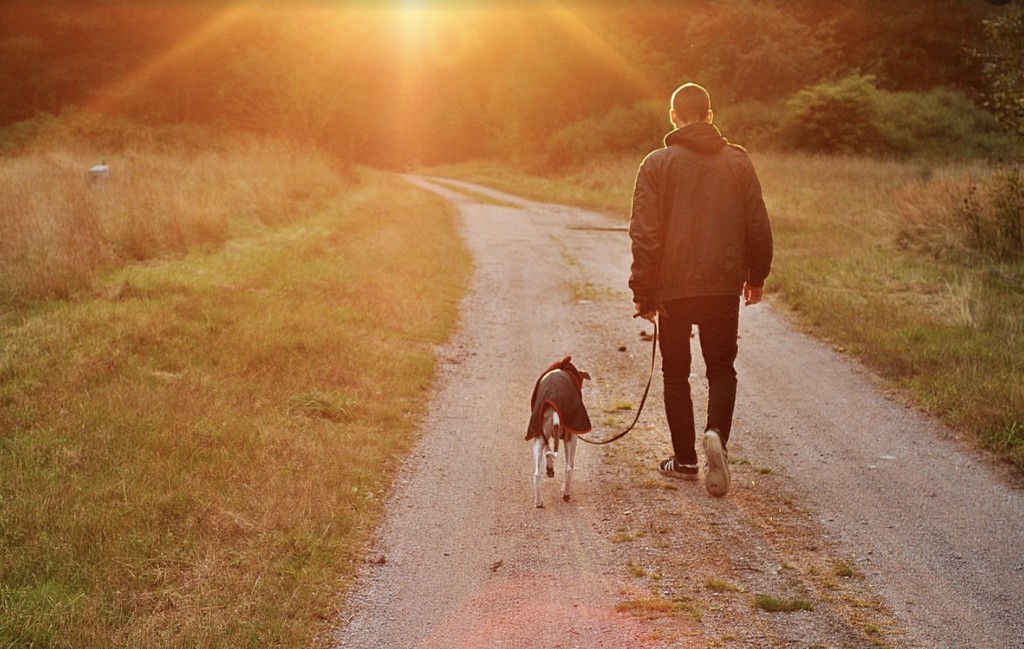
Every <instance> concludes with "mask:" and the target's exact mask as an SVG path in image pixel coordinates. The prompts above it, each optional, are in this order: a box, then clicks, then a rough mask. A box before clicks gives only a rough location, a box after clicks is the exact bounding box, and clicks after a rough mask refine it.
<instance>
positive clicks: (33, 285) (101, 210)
mask: <svg viewBox="0 0 1024 649" xmlns="http://www.w3.org/2000/svg"><path fill="white" fill-rule="evenodd" d="M99 161H100V159H99V156H98V155H97V154H95V153H90V152H87V151H84V150H80V149H77V150H76V149H72V150H64V149H61V150H57V151H46V152H40V151H36V152H30V153H25V154H23V155H19V156H16V157H9V158H0V185H2V186H3V187H5V191H4V192H3V193H0V277H2V278H3V279H2V280H0V299H5V300H10V299H33V298H37V297H42V296H66V295H70V294H71V293H73V292H74V291H76V290H78V289H81V288H83V287H85V286H88V284H89V283H90V281H91V280H92V279H93V278H94V277H95V276H96V274H97V273H100V272H103V271H104V270H109V269H111V268H113V267H116V266H119V265H121V264H123V263H125V262H128V261H138V260H144V259H152V258H154V257H158V256H161V255H167V254H178V253H182V252H184V251H186V250H189V249H191V248H194V247H196V246H202V245H214V246H215V245H219V244H221V243H223V242H224V241H226V240H227V239H229V238H231V237H234V236H238V235H241V234H245V233H247V232H250V231H252V230H253V228H258V227H263V226H276V225H280V224H282V223H288V222H292V221H294V220H296V219H299V218H302V217H303V216H304V215H305V214H307V213H308V211H309V210H310V209H312V208H315V207H316V206H317V205H321V204H323V202H324V201H325V200H326V199H327V198H328V197H329V196H331V195H332V193H333V192H335V191H337V188H338V187H339V183H340V181H339V179H338V177H337V174H336V172H335V171H334V170H333V169H332V168H331V167H330V165H329V164H328V163H327V162H326V161H325V160H324V159H323V158H322V157H321V156H319V155H317V154H316V153H314V152H313V151H310V150H304V149H299V148H296V147H294V146H291V145H286V144H284V143H275V142H262V141H248V142H241V141H240V142H237V143H235V146H234V147H232V148H230V149H225V150H222V151H219V152H211V153H192V152H189V151H178V152H176V153H174V154H170V155H168V154H156V153H146V152H139V151H135V152H131V153H124V154H119V155H117V156H116V157H113V158H108V159H107V160H106V162H107V163H108V164H109V165H110V166H111V168H112V172H111V175H110V177H109V179H107V180H104V181H101V182H93V181H91V180H90V179H89V177H88V174H87V170H88V168H89V167H91V166H92V165H94V164H96V163H98V162H99Z"/></svg>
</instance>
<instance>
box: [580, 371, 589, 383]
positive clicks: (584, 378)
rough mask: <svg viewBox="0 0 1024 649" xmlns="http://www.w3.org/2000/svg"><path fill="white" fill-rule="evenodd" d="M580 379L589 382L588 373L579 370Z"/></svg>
mask: <svg viewBox="0 0 1024 649" xmlns="http://www.w3.org/2000/svg"><path fill="white" fill-rule="evenodd" d="M580 378H581V379H583V380H584V381H589V380H591V379H590V372H588V371H586V370H580Z"/></svg>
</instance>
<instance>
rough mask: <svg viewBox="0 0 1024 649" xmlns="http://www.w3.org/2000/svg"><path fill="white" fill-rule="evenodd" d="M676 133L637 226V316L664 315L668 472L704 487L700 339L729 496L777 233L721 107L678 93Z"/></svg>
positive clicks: (640, 178) (693, 88)
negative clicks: (737, 426) (739, 380)
mask: <svg viewBox="0 0 1024 649" xmlns="http://www.w3.org/2000/svg"><path fill="white" fill-rule="evenodd" d="M669 116H670V118H671V120H672V124H673V126H674V127H675V129H674V130H673V131H672V132H670V133H669V134H668V135H666V136H665V146H664V147H663V148H661V149H657V150H656V151H653V152H651V153H650V154H648V156H647V157H646V158H644V161H643V163H641V165H640V170H639V172H638V173H637V177H636V185H635V187H634V190H633V208H632V214H631V215H630V221H629V236H630V239H631V241H632V250H633V265H632V269H631V275H630V278H629V287H630V289H631V290H632V291H633V302H634V306H635V308H636V312H637V315H639V316H641V317H644V318H646V319H648V320H651V321H653V320H654V317H655V315H656V314H657V315H658V316H659V324H660V332H659V336H660V341H659V346H660V348H661V357H662V374H663V376H664V383H665V414H666V416H667V418H668V426H669V431H670V433H671V436H672V448H673V452H674V455H673V456H672V457H670V458H668V459H667V460H664V461H662V462H661V463H660V464H659V469H660V470H661V472H662V473H664V474H666V475H670V476H674V477H679V478H682V479H684V480H696V479H697V474H698V471H697V451H696V430H695V423H694V415H693V401H692V399H691V397H690V362H691V357H690V332H691V329H692V327H693V325H697V329H698V332H699V336H700V348H701V353H702V354H703V356H704V361H705V364H706V365H707V380H708V403H707V422H706V425H705V427H704V431H705V432H704V436H703V439H702V446H703V449H704V458H705V465H704V467H705V468H704V482H705V487H706V488H707V490H708V493H710V494H711V495H712V496H718V497H720V496H724V495H725V494H726V493H727V492H728V491H729V455H728V443H729V433H730V431H731V429H732V417H733V408H734V406H735V403H736V370H735V367H734V363H735V360H736V353H737V334H738V329H739V300H740V296H741V295H742V296H743V298H744V302H745V304H747V305H751V304H757V303H758V302H760V301H761V297H762V295H763V292H764V281H765V278H767V277H768V273H769V272H770V270H771V262H772V229H771V223H770V222H769V220H768V212H767V210H766V209H765V205H764V199H763V198H762V196H761V184H760V182H759V181H758V179H757V174H756V173H755V172H754V166H753V163H752V162H751V160H750V156H749V155H748V154H747V152H746V151H745V150H744V149H743V148H742V147H739V146H737V145H735V144H730V143H729V142H728V141H727V140H726V139H725V138H724V137H722V134H721V133H720V132H719V131H718V129H717V128H716V127H715V126H713V125H712V120H713V114H712V112H711V98H710V96H709V95H708V92H707V90H705V89H704V88H702V87H701V86H698V85H696V84H693V83H687V84H685V85H683V86H680V87H679V88H678V89H677V90H676V91H675V92H674V93H673V94H672V102H671V110H670V112H669Z"/></svg>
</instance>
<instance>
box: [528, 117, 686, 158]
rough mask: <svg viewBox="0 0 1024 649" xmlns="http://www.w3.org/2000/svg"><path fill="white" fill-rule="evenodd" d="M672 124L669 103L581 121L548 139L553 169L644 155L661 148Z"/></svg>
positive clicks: (549, 155)
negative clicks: (596, 160) (607, 158)
mask: <svg viewBox="0 0 1024 649" xmlns="http://www.w3.org/2000/svg"><path fill="white" fill-rule="evenodd" d="M671 128H672V125H671V123H670V121H669V118H668V102H667V101H664V102H657V101H645V102H639V103H637V104H634V105H633V106H631V107H629V108H625V107H618V106H617V107H614V108H612V109H611V110H609V111H608V112H607V113H604V114H602V115H598V116H596V117H590V118H588V119H584V120H580V121H579V122H576V123H574V124H572V125H570V126H567V127H565V128H563V129H561V130H559V131H558V132H556V133H555V134H554V135H552V136H551V138H550V139H549V140H548V165H549V166H550V167H551V168H559V167H566V166H570V165H579V164H586V163H587V162H589V161H592V160H594V159H597V158H601V157H608V156H612V157H616V156H621V155H623V154H634V155H641V156H642V155H643V154H645V153H647V152H648V151H650V150H652V149H655V148H657V147H659V146H661V140H662V138H663V137H664V135H665V134H666V133H668V131H669V130H671Z"/></svg>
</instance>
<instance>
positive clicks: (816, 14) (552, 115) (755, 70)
mask: <svg viewBox="0 0 1024 649" xmlns="http://www.w3.org/2000/svg"><path fill="white" fill-rule="evenodd" d="M1015 10H1016V11H1017V12H1018V15H1019V8H1015V7H1000V6H996V5H994V4H992V3H990V2H986V1H984V0H929V1H928V2H898V3H892V2H882V1H881V0H849V1H847V2H844V3H842V4H840V5H836V4H833V3H828V4H825V3H820V2H818V1H816V0H759V1H757V0H747V1H742V0H741V1H736V0H703V1H696V0H677V1H675V2H667V1H657V0H648V1H632V2H626V1H623V2H619V3H614V2H598V1H596V0H594V1H591V2H583V1H576V2H572V1H569V2H560V3H555V2H542V1H537V2H526V3H511V2H500V1H493V2H486V1H480V2H468V1H463V2H459V1H457V0H449V1H447V2H445V1H443V0H435V1H434V2H429V1H425V2H421V3H418V4H417V3H399V2H397V1H395V2H390V3H389V2H369V1H365V2H342V1H339V2H336V3H331V2H326V1H320V2H315V1H312V0H310V1H308V2H296V3H287V5H285V6H279V5H278V6H275V4H274V3H269V2H268V3H259V2H254V3H250V4H239V3H226V2H224V3H219V2H215V1H212V0H211V1H208V2H195V3H190V2H170V1H169V2H163V3H131V2H124V1H99V2H89V3H86V2H81V1H79V2H72V1H71V0H51V1H49V2H44V3H28V2H21V1H15V2H13V3H6V4H5V5H4V6H3V7H2V8H0V127H11V126H12V125H17V124H24V123H26V122H29V123H31V122H32V121H33V120H35V121H36V122H39V121H40V120H41V121H45V120H47V119H49V118H50V116H56V115H60V114H62V113H66V112H67V111H69V110H78V111H90V112H98V113H100V114H102V115H105V116H109V117H118V118H128V119H131V120H135V121H139V122H143V123H148V124H154V125H166V124H183V123H184V124H199V125H204V126H208V127H212V128H216V129H220V130H232V131H234V130H242V131H252V132H257V133H261V134H268V135H273V136H280V137H286V138H290V139H295V140H298V141H303V142H310V143H315V144H317V145H318V146H322V147H324V148H325V149H327V150H329V151H330V152H331V153H332V154H333V155H335V156H336V157H337V158H338V159H341V160H344V161H351V162H360V163H369V164H377V165H385V166H396V165H402V164H405V163H407V162H408V161H410V160H417V161H420V162H424V163H433V162H449V161H457V160H461V159H468V158H473V157H480V156H502V157H508V158H513V159H521V160H530V161H537V160H548V161H554V162H559V161H562V160H565V159H566V158H567V157H568V158H571V157H572V156H575V155H594V154H597V153H600V152H601V150H602V149H611V150H612V151H609V152H614V151H613V150H614V149H616V148H619V147H629V146H630V143H629V142H620V141H621V140H623V139H625V137H626V135H628V136H629V137H631V138H641V139H644V140H645V141H642V142H639V143H637V144H634V145H633V146H636V147H637V149H638V150H646V149H649V148H651V146H652V145H655V144H656V143H657V139H658V133H659V132H660V131H664V130H665V128H666V127H667V126H668V122H667V118H666V117H665V114H666V112H667V110H666V108H665V106H666V102H667V97H668V95H669V93H670V92H671V91H672V89H674V88H675V86H676V85H678V84H679V83H681V82H683V81H690V80H692V81H696V82H698V83H701V84H703V85H705V86H706V87H708V88H709V90H710V91H711V92H712V96H713V100H714V101H715V103H716V108H718V109H721V111H722V112H721V114H722V115H723V118H724V117H726V116H729V117H731V121H730V122H728V124H729V125H730V126H732V127H733V129H734V131H737V134H736V137H737V138H738V139H740V140H741V141H742V140H744V139H753V140H755V141H756V140H757V138H758V137H764V138H766V139H767V140H771V141H773V142H775V143H778V141H779V140H788V139H791V134H790V133H788V132H787V131H786V130H785V129H784V128H783V126H785V124H784V123H783V122H785V120H786V119H787V118H792V116H793V114H794V111H797V110H799V109H800V107H801V106H803V107H806V106H808V105H814V102H813V101H811V100H810V99H809V98H808V97H807V95H806V93H807V92H809V91H812V90H814V89H815V88H817V89H818V90H817V92H818V95H819V96H824V97H825V98H826V99H829V98H832V97H833V96H837V93H839V94H838V96H839V100H840V101H839V103H840V104H842V102H845V101H848V100H849V97H847V96H845V95H843V94H842V93H843V92H853V91H851V90H849V89H851V88H853V89H854V90H855V91H856V93H860V94H859V95H857V97H860V100H859V101H862V102H867V101H869V100H870V101H871V102H875V104H878V105H884V104H886V103H892V102H890V101H889V99H890V98H891V97H904V100H905V99H906V97H907V95H905V94H904V95H898V94H897V93H922V96H924V95H927V94H928V93H935V92H936V91H940V92H941V93H947V94H945V95H941V96H939V95H934V94H932V95H930V96H931V97H932V98H931V99H930V100H929V101H931V102H932V103H933V104H934V105H935V106H937V107H938V108H936V110H942V109H943V108H942V107H943V106H945V107H946V108H945V110H947V112H963V111H964V110H966V108H965V107H966V106H970V110H971V111H973V110H975V109H977V110H979V111H981V113H978V114H977V115H975V116H973V117H971V120H972V121H971V122H970V124H969V125H968V126H967V127H965V128H967V129H968V130H970V129H973V128H976V125H977V124H981V123H982V122H983V121H984V119H983V117H984V116H983V115H982V113H984V114H990V113H991V114H1000V101H1001V102H1003V105H1004V106H1005V105H1008V104H1009V105H1011V108H1013V106H1012V104H1013V101H1014V99H1015V97H1014V96H1013V95H1012V86H1011V90H1010V91H1008V90H1007V84H1010V83H1012V82H1013V81H1014V80H1015V77H1014V74H1013V68H1012V63H1011V67H1010V68H1009V70H1010V72H1009V73H1006V69H1007V67H1006V65H1005V64H1004V65H1003V66H1002V68H1001V70H1002V74H1004V76H1005V75H1007V74H1008V80H1006V81H1004V82H1003V86H1002V87H994V84H993V82H992V80H993V79H994V78H996V77H994V76H993V72H992V70H991V69H989V67H990V66H991V65H992V61H993V60H994V59H993V57H994V56H995V53H994V52H993V51H992V42H993V41H992V34H993V33H994V32H993V27H992V25H993V24H994V21H995V22H996V23H997V22H998V21H1003V23H1006V22H1008V20H1007V19H1006V17H1007V16H1011V15H1013V14H1012V12H1013V11H1015ZM1018 22H1019V20H1018ZM1015 29H1016V30H1017V31H1015ZM1003 31H1004V32H1006V31H1007V29H1004V30H1003ZM1008 32H1009V42H1010V43H1011V44H1012V43H1013V42H1014V39H1015V38H1016V36H1019V35H1020V34H1019V27H1018V28H1015V27H1014V26H1013V24H1012V23H1011V24H1010V27H1009V28H1008ZM1008 47H1010V48H1011V49H1012V45H1010V46H1008ZM1018 49H1019V46H1018ZM1011 54H1012V53H1011ZM1011 61H1012V56H1011ZM1016 78H1017V79H1019V68H1018V69H1017V75H1016ZM851 79H852V80H853V81H851ZM1018 83H1019V81H1018ZM858 84H859V85H858ZM864 84H867V86H869V88H868V90H867V92H868V94H869V95H870V93H871V92H874V93H876V95H875V96H872V97H869V98H868V99H864V96H866V95H864V92H865V89H864ZM857 88H859V90H858V89H857ZM1008 92H1009V93H1010V94H1007V93H1008ZM800 93H804V94H803V95H801V94H800ZM877 93H881V94H877ZM1000 93H1002V94H1000ZM800 97H802V99H800ZM942 97H945V99H943V98H942ZM950 97H954V98H955V99H949V98H950ZM879 98H881V99H879ZM855 99H856V97H855ZM833 103H834V102H833ZM904 103H905V104H907V105H911V106H912V105H916V104H917V103H919V102H917V101H916V100H914V101H904ZM875 104H871V105H872V106H873V105H875ZM864 105H868V104H864ZM831 108H832V109H834V108H835V106H832V107H831ZM857 110H860V111H861V112H863V107H860V108H857ZM872 110H874V109H872ZM716 112H717V111H716ZM855 113H856V111H855ZM829 114H830V115H831V113H829ZM843 117H844V114H843V113H842V111H840V113H839V114H838V115H832V116H831V117H830V119H836V120H840V119H842V118H843ZM860 118H861V119H863V118H864V116H863V115H861V117H860ZM979 120H981V121H979ZM791 121H792V120H791ZM986 124H987V122H986ZM990 126H991V125H988V126H985V128H990ZM824 130H825V131H826V132H825V133H824V134H823V135H821V134H812V136H810V138H811V140H812V142H811V146H813V144H814V142H813V140H814V138H818V137H826V138H828V137H829V136H830V129H829V128H828V127H827V125H826V127H825V128H824ZM30 131H31V129H29V130H28V131H26V130H25V129H22V130H21V131H19V132H22V133H24V132H30ZM616 132H618V133H623V135H622V136H620V137H619V138H618V140H616V138H615V137H613V135H614V133H616ZM595 133H596V134H599V135H600V136H599V137H597V136H595V135H594V134H595ZM727 135H728V133H727ZM805 135H806V134H805ZM844 137H848V139H849V134H847V135H846V136H844ZM852 137H853V142H854V144H856V143H857V141H858V140H857V137H858V136H857V134H854V136H852ZM805 139H806V138H805ZM588 140H592V142H591V143H588ZM652 140H653V141H652ZM805 145H806V143H805ZM886 146H889V145H888V144H887V145H886ZM826 148H827V147H826ZM890 148H892V147H890Z"/></svg>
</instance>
